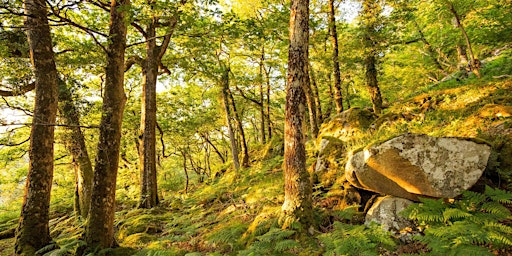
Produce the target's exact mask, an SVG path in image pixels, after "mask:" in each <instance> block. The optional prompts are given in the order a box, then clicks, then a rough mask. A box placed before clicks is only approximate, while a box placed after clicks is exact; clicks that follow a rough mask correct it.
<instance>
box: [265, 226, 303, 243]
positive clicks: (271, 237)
mask: <svg viewBox="0 0 512 256" xmlns="http://www.w3.org/2000/svg"><path fill="white" fill-rule="evenodd" d="M293 234H295V231H294V230H287V229H280V228H272V229H270V230H269V231H268V232H267V233H265V234H263V235H261V236H258V237H257V239H258V240H259V241H262V242H273V241H278V240H283V239H285V238H289V237H290V236H291V235H293Z"/></svg>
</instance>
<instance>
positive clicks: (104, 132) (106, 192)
mask: <svg viewBox="0 0 512 256" xmlns="http://www.w3.org/2000/svg"><path fill="white" fill-rule="evenodd" d="M129 5H130V0H119V1H117V0H112V2H111V7H110V31H109V35H110V37H109V38H110V41H109V45H108V49H107V64H106V68H105V74H106V78H105V89H104V96H103V107H102V112H103V113H102V117H101V123H100V137H99V142H98V149H97V153H96V165H95V170H94V182H93V190H92V200H91V209H90V211H89V219H88V221H87V224H86V229H85V240H86V242H87V245H88V246H89V248H92V249H94V248H96V247H99V248H109V247H112V246H113V245H114V244H115V240H114V216H115V215H114V214H115V210H116V205H115V195H116V179H117V168H118V164H119V146H120V141H121V124H122V121H123V110H124V106H125V103H126V96H125V94H124V90H123V82H124V52H125V47H126V22H125V13H124V10H126V7H127V6H129Z"/></svg>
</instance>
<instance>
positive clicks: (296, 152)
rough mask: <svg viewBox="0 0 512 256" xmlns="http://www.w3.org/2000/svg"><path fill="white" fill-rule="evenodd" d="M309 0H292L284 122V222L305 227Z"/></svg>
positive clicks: (308, 205) (308, 208)
mask: <svg viewBox="0 0 512 256" xmlns="http://www.w3.org/2000/svg"><path fill="white" fill-rule="evenodd" d="M308 22H309V0H292V2H291V13H290V27H289V31H290V46H289V50H288V80H287V85H286V105H285V123H284V133H285V137H284V145H285V147H284V164H283V166H284V183H285V192H284V195H285V196H284V203H283V206H282V214H283V217H284V218H285V219H284V225H285V226H286V225H287V224H289V223H288V221H287V220H288V219H291V220H298V221H300V222H301V223H302V224H304V225H305V226H306V227H309V226H310V225H311V224H312V215H313V213H312V212H313V205H312V187H311V181H310V175H309V173H308V171H307V170H306V149H305V135H304V132H303V123H304V110H305V104H306V95H305V92H304V88H305V87H306V86H309V76H308V44H309V30H308V29H309V24H308Z"/></svg>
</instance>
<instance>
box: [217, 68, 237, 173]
mask: <svg viewBox="0 0 512 256" xmlns="http://www.w3.org/2000/svg"><path fill="white" fill-rule="evenodd" d="M220 82H221V86H222V103H223V105H224V112H225V114H226V125H227V127H228V135H229V141H230V142H231V154H232V155H233V165H234V167H235V170H237V171H238V170H239V169H240V160H239V159H238V145H237V144H238V143H237V141H236V137H235V133H234V131H233V124H232V123H231V108H230V106H229V105H230V104H229V68H227V67H225V70H224V72H223V74H222V78H221V80H220Z"/></svg>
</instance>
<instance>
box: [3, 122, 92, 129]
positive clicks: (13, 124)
mask: <svg viewBox="0 0 512 256" xmlns="http://www.w3.org/2000/svg"><path fill="white" fill-rule="evenodd" d="M18 125H25V126H32V125H41V126H55V127H74V128H76V127H79V128H87V129H99V128H100V126H99V125H70V124H42V123H0V126H18Z"/></svg>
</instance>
